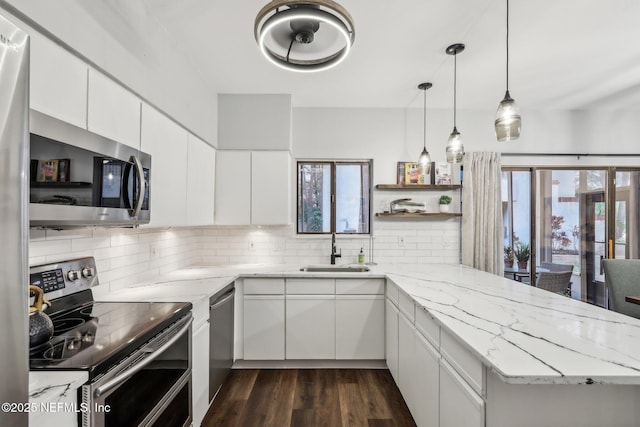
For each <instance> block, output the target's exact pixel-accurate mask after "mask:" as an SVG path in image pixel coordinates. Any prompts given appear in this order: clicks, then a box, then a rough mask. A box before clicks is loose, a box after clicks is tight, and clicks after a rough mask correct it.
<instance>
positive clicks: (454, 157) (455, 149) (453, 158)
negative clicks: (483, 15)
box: [446, 43, 464, 163]
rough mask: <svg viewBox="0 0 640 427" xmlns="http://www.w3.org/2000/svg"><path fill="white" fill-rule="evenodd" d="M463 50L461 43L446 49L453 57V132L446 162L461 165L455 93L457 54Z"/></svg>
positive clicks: (460, 140)
mask: <svg viewBox="0 0 640 427" xmlns="http://www.w3.org/2000/svg"><path fill="white" fill-rule="evenodd" d="M463 50H464V45H463V44H462V43H456V44H452V45H451V46H449V47H447V50H446V52H447V55H453V131H452V132H451V135H449V141H448V142H447V149H446V152H447V162H449V163H461V162H462V157H463V155H464V145H463V144H462V137H461V136H460V132H458V128H457V127H456V107H457V105H456V95H457V93H456V91H457V74H458V62H457V55H458V53H460V52H462V51H463Z"/></svg>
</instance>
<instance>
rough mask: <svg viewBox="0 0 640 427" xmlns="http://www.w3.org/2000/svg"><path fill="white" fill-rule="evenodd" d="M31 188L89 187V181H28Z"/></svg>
mask: <svg viewBox="0 0 640 427" xmlns="http://www.w3.org/2000/svg"><path fill="white" fill-rule="evenodd" d="M30 186H31V188H90V187H91V183H90V182H80V181H70V182H37V181H31V182H30Z"/></svg>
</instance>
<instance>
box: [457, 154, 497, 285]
mask: <svg viewBox="0 0 640 427" xmlns="http://www.w3.org/2000/svg"><path fill="white" fill-rule="evenodd" d="M500 169H501V167H500V153H465V155H464V178H463V179H464V182H463V190H462V194H463V197H462V198H463V200H462V263H463V264H464V265H468V266H470V267H474V268H477V269H479V270H483V271H487V272H489V273H495V274H498V275H500V276H502V274H503V272H504V262H503V257H502V251H503V250H502V245H503V242H502V232H503V231H502V192H501V191H500V184H501V181H502V180H501V170H500Z"/></svg>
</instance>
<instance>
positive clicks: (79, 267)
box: [29, 257, 99, 299]
mask: <svg viewBox="0 0 640 427" xmlns="http://www.w3.org/2000/svg"><path fill="white" fill-rule="evenodd" d="M29 284H31V285H34V286H38V287H39V288H42V290H43V291H44V293H45V295H46V298H47V299H54V298H59V297H61V296H65V295H70V294H73V293H76V292H80V291H82V290H84V289H88V288H91V287H93V286H97V285H98V284H99V282H98V275H97V270H96V261H95V259H94V258H93V257H86V258H78V259H73V260H69V261H61V262H56V263H51V264H43V265H38V266H34V267H31V268H30V269H29Z"/></svg>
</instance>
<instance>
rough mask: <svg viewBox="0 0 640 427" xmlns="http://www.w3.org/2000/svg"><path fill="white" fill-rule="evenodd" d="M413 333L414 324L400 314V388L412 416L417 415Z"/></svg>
mask: <svg viewBox="0 0 640 427" xmlns="http://www.w3.org/2000/svg"><path fill="white" fill-rule="evenodd" d="M413 331H414V327H413V324H412V323H411V322H410V321H409V319H407V318H406V316H405V315H403V314H402V313H400V315H399V321H398V379H399V382H398V388H399V389H400V392H401V393H402V397H404V401H405V402H407V406H408V407H409V411H411V414H412V415H413V414H414V413H415V399H414V398H415V396H414V393H413V388H414V381H415V378H414V375H415V368H414V363H413V360H414V345H413V344H414V343H413Z"/></svg>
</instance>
